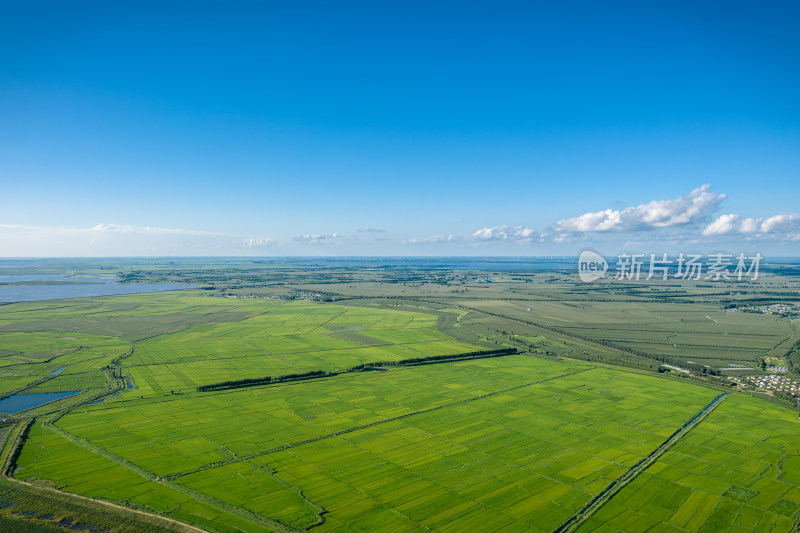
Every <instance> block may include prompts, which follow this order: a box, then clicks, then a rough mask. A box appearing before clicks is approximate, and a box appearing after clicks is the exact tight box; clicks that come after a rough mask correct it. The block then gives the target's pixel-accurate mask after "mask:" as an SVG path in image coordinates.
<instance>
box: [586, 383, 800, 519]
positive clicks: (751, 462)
mask: <svg viewBox="0 0 800 533" xmlns="http://www.w3.org/2000/svg"><path fill="white" fill-rule="evenodd" d="M798 435H800V422H799V421H798V419H797V415H796V413H792V412H788V411H786V410H784V409H781V408H778V407H774V406H771V405H769V404H765V403H764V402H761V401H759V400H756V399H753V398H749V397H747V396H741V395H740V396H734V397H732V398H729V399H728V400H727V401H725V402H724V403H723V404H722V405H721V406H720V407H719V408H718V409H717V410H715V411H714V412H713V413H712V414H711V415H710V416H709V418H708V419H707V420H706V421H705V422H704V423H703V424H701V425H700V426H698V427H697V428H695V429H694V430H693V431H692V432H691V434H690V435H688V436H687V437H686V438H685V439H683V440H682V441H681V442H679V443H678V444H677V445H676V446H675V447H674V448H673V449H672V450H671V451H669V452H667V453H666V454H665V455H664V456H663V457H662V458H661V459H660V460H659V461H658V462H656V463H655V464H654V465H652V466H651V467H650V468H649V469H648V470H647V471H645V472H644V473H643V474H642V475H641V476H640V477H639V478H637V479H636V480H635V481H634V482H633V483H631V484H630V485H628V486H627V487H626V488H625V489H623V490H622V491H621V492H620V493H619V494H618V495H617V496H616V497H615V498H613V499H612V500H611V501H610V502H609V503H607V504H606V505H605V506H604V507H603V508H602V509H601V510H600V511H599V512H598V513H597V514H596V515H595V516H594V517H593V519H591V520H590V521H588V522H587V523H586V524H585V527H584V528H583V529H581V530H580V531H586V532H588V531H633V530H636V531H644V530H647V529H649V528H653V527H657V528H659V529H661V530H664V531H686V530H688V531H764V532H767V531H775V532H778V531H785V532H789V531H793V527H795V525H796V524H797V523H798V520H799V519H800V487H798V485H799V484H800V440H798Z"/></svg>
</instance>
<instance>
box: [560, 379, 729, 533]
mask: <svg viewBox="0 0 800 533" xmlns="http://www.w3.org/2000/svg"><path fill="white" fill-rule="evenodd" d="M727 396H728V395H727V394H720V395H719V396H717V397H716V398H714V399H713V400H712V401H711V403H709V404H708V405H706V406H705V407H703V408H702V409H701V410H700V412H698V413H697V414H696V415H694V416H693V417H692V418H691V419H690V420H689V421H688V422H686V423H685V424H684V425H683V426H681V427H680V428H678V429H677V430H676V431H675V433H673V434H672V435H670V436H669V437H668V438H667V440H665V441H664V442H662V443H661V445H660V446H659V447H658V448H656V449H655V450H653V451H652V452H650V453H649V454H648V455H647V456H645V457H643V458H642V459H641V460H640V461H638V462H637V463H636V464H635V465H633V466H632V467H630V468H629V469H628V470H627V471H626V472H625V473H624V474H622V475H621V476H619V477H618V478H617V479H615V480H614V481H612V482H611V483H610V484H609V485H608V486H607V487H606V488H605V489H603V491H602V492H600V493H599V494H598V495H597V496H595V497H594V498H592V499H591V500H589V502H587V503H586V505H584V506H583V507H582V508H581V509H580V510H579V511H578V512H577V513H575V514H574V515H573V516H572V517H571V518H570V519H569V520H567V521H566V522H564V523H563V524H562V525H561V526H559V527H558V528H557V529H556V530H555V531H554V533H569V532H572V531H575V530H576V529H577V528H578V526H580V525H581V524H582V523H583V522H584V521H585V520H586V519H587V518H589V517H590V516H592V515H593V514H594V513H595V512H597V510H598V509H600V508H601V507H602V506H603V505H605V504H606V502H608V501H609V500H610V499H611V498H613V497H614V496H615V495H616V494H617V493H618V492H619V491H620V490H622V489H623V488H624V487H625V486H626V485H627V484H628V483H630V482H631V481H633V480H634V479H636V477H637V476H638V475H639V474H641V473H642V472H644V471H645V470H647V469H648V468H649V467H650V466H651V465H652V464H653V463H655V462H656V461H657V460H658V459H659V458H660V457H661V456H662V455H664V453H666V452H667V450H669V449H670V448H672V447H673V446H675V444H676V443H677V442H678V441H679V440H680V439H681V438H683V437H684V436H685V435H686V434H687V433H689V432H690V431H691V430H692V428H694V427H695V426H696V425H697V424H699V423H700V422H702V421H703V420H704V419H705V418H706V416H708V414H709V413H711V411H713V410H714V409H715V408H716V407H717V406H718V405H719V404H720V402H722V400H724V399H725V398H726V397H727Z"/></svg>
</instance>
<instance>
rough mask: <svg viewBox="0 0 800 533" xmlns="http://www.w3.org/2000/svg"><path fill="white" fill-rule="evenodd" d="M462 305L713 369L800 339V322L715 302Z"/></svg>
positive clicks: (752, 362) (752, 361) (749, 360)
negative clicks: (727, 307) (728, 308)
mask: <svg viewBox="0 0 800 533" xmlns="http://www.w3.org/2000/svg"><path fill="white" fill-rule="evenodd" d="M461 304H462V305H463V306H466V307H469V308H474V309H478V310H482V311H487V312H490V313H495V314H499V315H502V316H506V317H510V318H513V319H520V320H525V321H529V322H534V323H536V324H539V325H542V326H544V327H546V328H553V329H556V330H558V331H561V332H564V333H566V334H567V335H573V336H577V337H581V338H587V339H591V340H594V341H601V342H604V343H610V344H613V345H616V347H618V348H622V349H632V350H636V351H639V352H643V353H647V354H650V355H656V356H662V355H663V356H668V357H669V358H674V359H676V361H694V362H697V363H699V364H706V365H709V366H712V367H714V368H726V367H729V366H730V365H732V364H734V365H735V364H739V365H742V366H750V367H756V366H757V362H758V360H759V358H760V357H762V356H765V355H770V354H783V353H785V352H786V351H787V350H788V349H789V348H790V346H791V345H792V344H793V343H794V342H796V341H797V340H798V339H800V330H799V329H798V328H799V327H800V326H798V321H790V320H787V319H781V318H779V317H777V316H773V315H759V314H749V313H738V312H725V310H723V309H721V308H720V307H719V305H711V304H700V303H686V304H680V303H651V302H627V303H624V304H620V303H617V302H583V303H580V304H578V303H574V302H525V301H522V302H509V301H497V300H490V301H486V300H464V301H462V302H461ZM528 309H530V311H528Z"/></svg>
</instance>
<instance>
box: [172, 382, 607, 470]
mask: <svg viewBox="0 0 800 533" xmlns="http://www.w3.org/2000/svg"><path fill="white" fill-rule="evenodd" d="M588 370H593V367H592V368H583V369H581V370H576V371H575V372H569V373H567V374H561V375H559V376H553V377H549V378H545V379H540V380H538V381H532V382H530V383H523V384H522V385H516V386H514V387H508V388H506V389H502V390H498V391H494V392H488V393H486V394H481V395H480V396H473V397H472V398H466V399H464V400H459V401H456V402H451V403H447V404H444V405H439V406H436V407H431V408H430V409H421V410H419V411H413V412H411V413H406V414H403V415H400V416H394V417H392V418H385V419H383V420H378V421H377V422H372V423H369V424H363V425H360V426H355V427H351V428H347V429H342V430H340V431H336V432H334V433H328V434H327V435H320V436H319V437H313V438H310V439H306V440H301V441H299V442H293V443H289V444H284V445H283V446H278V447H275V448H271V449H269V450H263V451H260V452H256V453H251V454H249V455H245V456H242V457H237V458H231V459H227V460H225V461H219V462H216V463H211V464H207V465H204V466H201V467H200V468H194V469H192V470H187V471H186V472H179V473H177V474H172V475H169V476H166V477H165V478H164V479H167V480H173V479H175V478H179V477H182V476H187V475H189V474H194V473H195V472H202V471H203V470H209V469H211V468H217V467H220V466H225V465H229V464H232V463H240V462H243V461H249V460H250V459H255V458H256V457H260V456H262V455H269V454H272V453H275V452H281V451H283V450H288V449H289V448H294V447H296V446H302V445H304V444H311V443H312V442H318V441H321V440H326V439H330V438H333V437H338V436H340V435H344V434H347V433H352V432H354V431H359V430H362V429H367V428H371V427H374V426H379V425H381V424H386V423H389V422H395V421H397V420H402V419H404V418H409V417H411V416H416V415H422V414H426V413H432V412H434V411H439V410H441V409H448V408H450V407H455V406H456V405H462V404H465V403H470V402H474V401H476V400H482V399H484V398H489V397H492V396H497V395H498V394H505V393H506V392H511V391H513V390H517V389H522V388H525V387H530V386H532V385H538V384H540V383H545V382H547V381H552V380H555V379H560V378H565V377H568V376H574V375H575V374H580V373H581V372H586V371H588Z"/></svg>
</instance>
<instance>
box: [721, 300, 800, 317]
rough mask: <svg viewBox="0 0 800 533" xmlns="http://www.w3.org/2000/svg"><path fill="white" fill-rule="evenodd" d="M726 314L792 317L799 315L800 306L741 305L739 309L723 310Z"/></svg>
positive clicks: (783, 304)
mask: <svg viewBox="0 0 800 533" xmlns="http://www.w3.org/2000/svg"><path fill="white" fill-rule="evenodd" d="M725 311H726V312H736V311H739V312H741V313H759V314H762V315H780V316H784V317H793V316H797V315H798V314H800V306H798V305H796V304H785V303H780V304H769V305H743V306H739V307H731V308H729V309H726V310H725Z"/></svg>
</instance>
